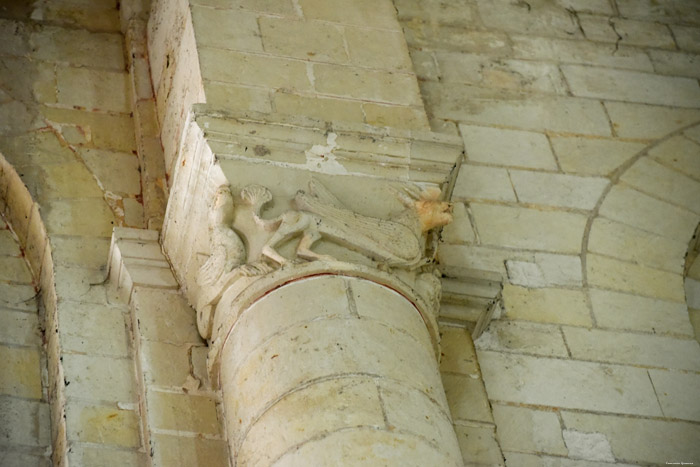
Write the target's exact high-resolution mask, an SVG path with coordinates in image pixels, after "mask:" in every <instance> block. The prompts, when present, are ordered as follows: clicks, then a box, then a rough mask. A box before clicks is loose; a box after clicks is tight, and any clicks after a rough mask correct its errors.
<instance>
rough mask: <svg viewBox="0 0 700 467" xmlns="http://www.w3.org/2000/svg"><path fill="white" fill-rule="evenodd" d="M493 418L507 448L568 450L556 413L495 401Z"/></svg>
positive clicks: (538, 451) (535, 451) (549, 450)
mask: <svg viewBox="0 0 700 467" xmlns="http://www.w3.org/2000/svg"><path fill="white" fill-rule="evenodd" d="M493 418H494V419H495V420H496V427H497V429H498V439H499V441H500V444H501V448H502V449H503V450H504V451H519V452H532V453H540V452H542V453H547V454H555V455H561V456H566V455H567V453H568V452H567V449H566V446H565V445H564V439H563V438H562V435H561V425H560V424H559V418H558V417H557V414H556V413H555V412H549V411H544V410H533V409H528V408H524V407H517V406H509V405H498V404H494V405H493ZM508 458H510V456H508Z"/></svg>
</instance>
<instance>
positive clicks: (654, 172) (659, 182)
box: [621, 146, 700, 213]
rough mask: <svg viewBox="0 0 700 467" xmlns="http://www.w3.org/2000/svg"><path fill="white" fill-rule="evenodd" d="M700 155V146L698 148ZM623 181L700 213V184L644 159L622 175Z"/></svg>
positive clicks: (648, 159)
mask: <svg viewBox="0 0 700 467" xmlns="http://www.w3.org/2000/svg"><path fill="white" fill-rule="evenodd" d="M698 151H699V152H698V153H700V146H698ZM621 180H622V181H623V182H625V183H628V184H629V185H632V186H633V187H635V188H636V189H638V190H640V191H643V192H645V193H649V194H651V195H654V196H656V197H658V198H661V199H663V200H665V201H668V202H671V203H673V204H675V205H678V206H682V207H684V208H686V209H688V210H689V211H693V212H695V213H700V206H698V200H699V199H700V182H698V181H695V180H693V179H691V178H689V177H686V176H684V175H683V174H680V173H678V172H677V171H675V170H672V169H669V168H667V167H664V166H662V165H661V164H659V163H657V162H655V161H654V160H652V159H650V158H648V157H643V158H641V159H639V160H638V161H637V162H636V163H635V164H634V165H632V167H630V168H629V169H628V170H627V171H625V173H624V174H623V175H622V177H621Z"/></svg>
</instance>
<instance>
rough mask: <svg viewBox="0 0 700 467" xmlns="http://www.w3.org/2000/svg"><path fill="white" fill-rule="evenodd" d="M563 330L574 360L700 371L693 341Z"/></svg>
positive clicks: (699, 351)
mask: <svg viewBox="0 0 700 467" xmlns="http://www.w3.org/2000/svg"><path fill="white" fill-rule="evenodd" d="M563 330H564V334H565V336H566V342H567V344H568V346H569V349H570V350H571V354H572V356H573V358H579V359H582V360H593V361H601V362H607V363H622V364H631V365H641V366H653V367H661V368H676V369H681V370H692V371H698V370H699V369H700V345H698V342H697V341H695V340H694V339H688V338H686V339H676V338H672V337H663V336H655V335H641V334H632V333H626V332H619V331H603V330H598V329H579V328H569V327H564V328H563Z"/></svg>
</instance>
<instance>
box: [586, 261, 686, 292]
mask: <svg viewBox="0 0 700 467" xmlns="http://www.w3.org/2000/svg"><path fill="white" fill-rule="evenodd" d="M586 268H587V270H588V283H589V284H590V285H592V286H593V287H599V288H607V289H613V290H619V291H623V292H629V293H633V294H637V295H643V296H646V297H653V298H660V299H662V300H664V299H665V300H671V301H677V302H684V301H685V293H684V291H683V277H682V276H681V275H680V274H673V273H670V272H666V271H661V270H658V269H652V268H648V267H646V266H638V265H636V264H633V263H627V262H623V261H618V260H615V259H611V258H607V257H605V256H600V255H594V254H589V255H588V256H587V264H586Z"/></svg>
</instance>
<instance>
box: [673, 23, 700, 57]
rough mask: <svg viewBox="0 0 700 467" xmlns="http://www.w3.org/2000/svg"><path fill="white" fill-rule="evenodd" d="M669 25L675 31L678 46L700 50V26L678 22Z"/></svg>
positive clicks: (692, 50)
mask: <svg viewBox="0 0 700 467" xmlns="http://www.w3.org/2000/svg"><path fill="white" fill-rule="evenodd" d="M669 27H670V28H671V31H673V37H674V38H675V39H676V44H678V47H680V48H681V49H682V50H687V51H689V52H700V28H698V27H692V26H680V25H676V24H671V25H669Z"/></svg>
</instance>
